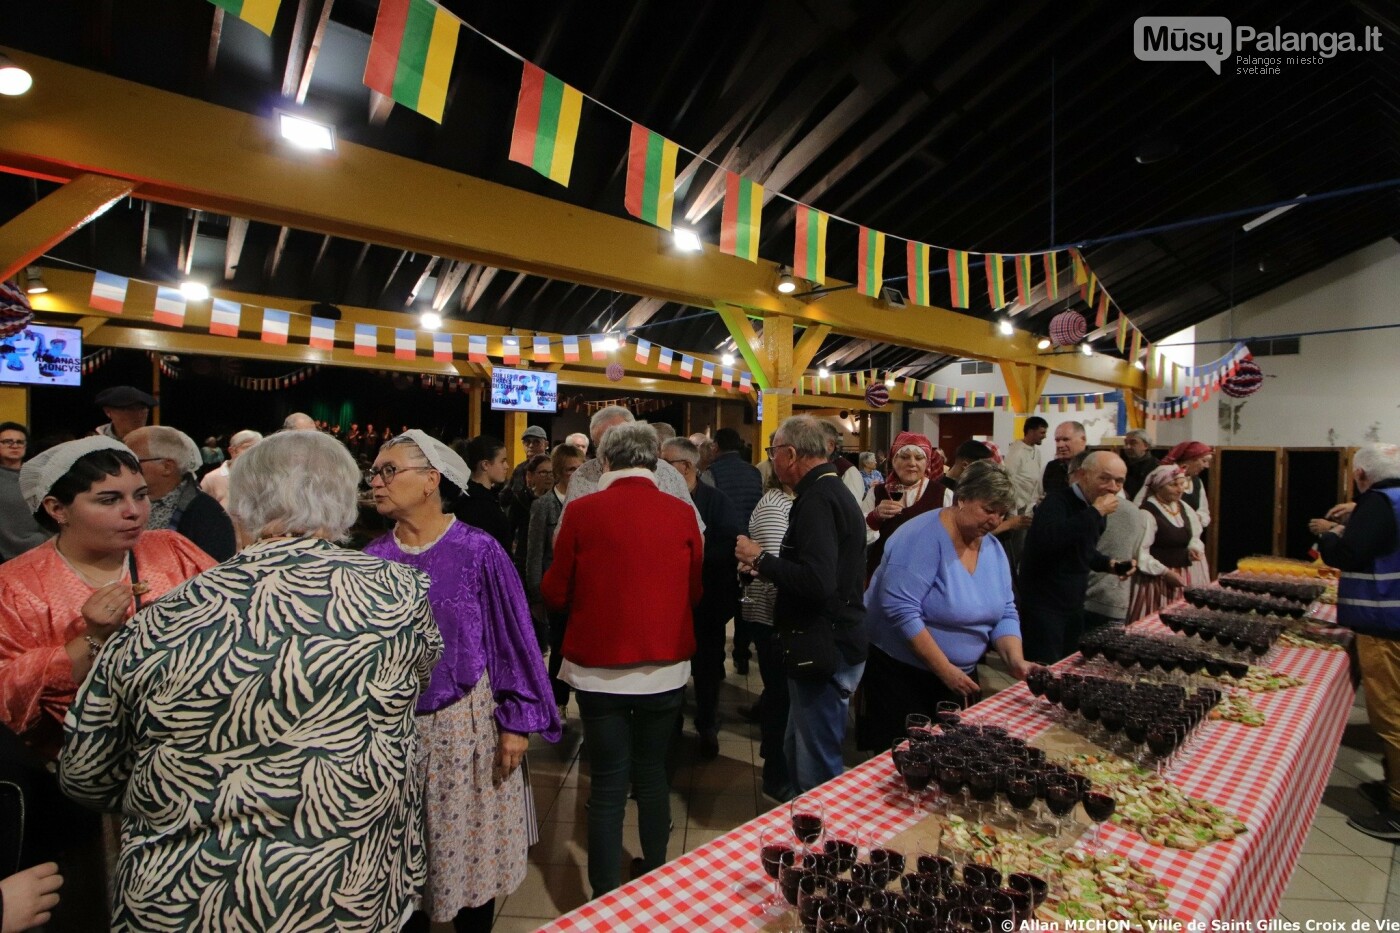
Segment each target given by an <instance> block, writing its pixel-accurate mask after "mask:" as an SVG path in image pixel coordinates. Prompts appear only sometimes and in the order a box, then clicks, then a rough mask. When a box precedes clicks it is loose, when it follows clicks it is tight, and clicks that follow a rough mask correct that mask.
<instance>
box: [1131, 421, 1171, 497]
mask: <svg viewBox="0 0 1400 933" xmlns="http://www.w3.org/2000/svg"><path fill="white" fill-rule="evenodd" d="M1151 448H1152V442H1151V441H1150V440H1149V439H1148V437H1147V432H1146V431H1144V430H1143V429H1142V428H1134V429H1133V430H1131V431H1129V432H1128V433H1127V434H1124V435H1123V462H1124V463H1126V464H1127V465H1128V478H1127V479H1126V480H1124V481H1123V495H1125V496H1127V497H1128V499H1129V500H1136V499H1137V494H1138V490H1139V489H1141V488H1142V484H1143V483H1145V482H1147V474H1149V473H1151V472H1152V471H1153V470H1155V469H1157V467H1159V466H1161V465H1162V464H1161V461H1159V460H1158V459H1157V458H1156V457H1154V456H1152V454H1151V453H1150V450H1151Z"/></svg>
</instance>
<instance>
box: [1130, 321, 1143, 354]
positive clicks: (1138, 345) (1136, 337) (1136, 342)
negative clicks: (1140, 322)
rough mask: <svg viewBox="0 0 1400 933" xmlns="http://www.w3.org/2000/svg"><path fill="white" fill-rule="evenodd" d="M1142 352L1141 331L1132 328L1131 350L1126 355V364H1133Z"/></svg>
mask: <svg viewBox="0 0 1400 933" xmlns="http://www.w3.org/2000/svg"><path fill="white" fill-rule="evenodd" d="M1141 350H1142V331H1140V330H1138V329H1137V328H1136V327H1134V328H1133V350H1132V352H1131V353H1130V354H1128V362H1130V363H1131V362H1133V361H1134V360H1136V359H1137V358H1138V353H1139V352H1140V351H1141Z"/></svg>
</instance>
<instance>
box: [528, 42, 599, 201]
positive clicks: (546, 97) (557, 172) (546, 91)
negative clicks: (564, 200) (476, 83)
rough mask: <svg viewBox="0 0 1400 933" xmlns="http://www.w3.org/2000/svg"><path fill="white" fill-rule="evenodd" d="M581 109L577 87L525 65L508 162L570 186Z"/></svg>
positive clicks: (581, 97) (539, 69)
mask: <svg viewBox="0 0 1400 933" xmlns="http://www.w3.org/2000/svg"><path fill="white" fill-rule="evenodd" d="M582 108H583V95H582V94H580V93H579V91H578V90H577V89H576V88H572V87H570V86H569V85H567V84H565V83H564V82H563V81H560V80H559V79H558V78H556V77H554V75H552V74H547V73H545V71H544V70H543V69H541V68H538V67H536V66H535V65H532V64H530V63H529V62H526V63H525V70H524V73H523V74H522V75H521V77H520V98H519V100H518V101H517V102H516V104H515V130H514V131H513V132H512V133H511V137H510V160H511V161H512V162H519V163H520V164H521V165H528V166H530V168H532V169H534V170H535V171H537V172H539V173H540V174H541V175H543V176H544V177H545V178H548V179H549V180H550V181H553V182H557V183H558V184H561V185H563V186H564V187H565V188H567V187H569V173H570V172H571V171H572V170H573V167H574V145H575V143H577V142H578V118H579V112H580V110H582Z"/></svg>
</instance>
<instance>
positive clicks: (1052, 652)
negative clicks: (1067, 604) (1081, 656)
mask: <svg viewBox="0 0 1400 933" xmlns="http://www.w3.org/2000/svg"><path fill="white" fill-rule="evenodd" d="M1083 634H1084V610H1083V608H1082V607H1081V608H1079V609H1058V608H1051V607H1046V606H1038V605H1035V604H1034V603H1030V604H1023V605H1022V606H1021V645H1022V648H1023V650H1024V651H1025V654H1026V660H1027V661H1034V662H1036V663H1037V664H1054V663H1055V662H1056V661H1058V660H1060V659H1061V658H1065V657H1068V656H1070V655H1071V654H1074V653H1075V652H1076V651H1078V650H1079V637H1080V636H1081V635H1083Z"/></svg>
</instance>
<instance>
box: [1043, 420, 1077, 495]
mask: <svg viewBox="0 0 1400 933" xmlns="http://www.w3.org/2000/svg"><path fill="white" fill-rule="evenodd" d="M1087 446H1089V438H1088V435H1087V434H1086V433H1085V431H1084V425H1082V424H1080V423H1079V422H1078V421H1062V422H1060V424H1059V425H1058V426H1057V427H1056V428H1055V459H1054V460H1051V461H1050V462H1049V463H1047V464H1045V472H1044V473H1043V474H1041V478H1040V485H1041V488H1042V489H1044V491H1045V495H1047V496H1048V495H1050V494H1051V493H1052V492H1058V491H1060V490H1062V489H1068V488H1069V486H1070V484H1071V483H1072V482H1073V481H1072V480H1071V479H1070V476H1069V474H1070V469H1069V462H1070V461H1071V460H1073V459H1074V456H1075V454H1080V453H1083V452H1084V448H1085V447H1087Z"/></svg>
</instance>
